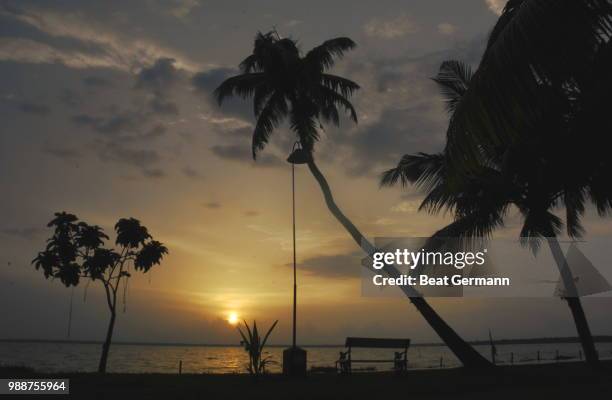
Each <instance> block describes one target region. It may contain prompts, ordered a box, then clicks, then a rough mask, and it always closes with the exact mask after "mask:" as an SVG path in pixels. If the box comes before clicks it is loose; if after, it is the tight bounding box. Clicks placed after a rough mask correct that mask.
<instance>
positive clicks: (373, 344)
mask: <svg viewBox="0 0 612 400" xmlns="http://www.w3.org/2000/svg"><path fill="white" fill-rule="evenodd" d="M345 347H346V348H347V350H346V351H341V352H340V358H338V360H337V361H336V370H337V371H338V372H340V373H342V374H350V373H351V372H352V369H353V363H393V370H395V371H396V372H404V371H406V369H407V368H408V355H407V354H408V347H410V339H377V338H359V337H347V338H346V343H345ZM353 348H368V349H398V350H403V351H400V352H398V351H396V352H395V353H394V357H393V359H384V360H381V359H376V360H362V359H354V358H353V355H352V350H353Z"/></svg>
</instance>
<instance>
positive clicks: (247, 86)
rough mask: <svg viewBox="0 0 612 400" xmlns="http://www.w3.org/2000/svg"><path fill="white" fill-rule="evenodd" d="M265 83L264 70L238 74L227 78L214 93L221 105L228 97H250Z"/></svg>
mask: <svg viewBox="0 0 612 400" xmlns="http://www.w3.org/2000/svg"><path fill="white" fill-rule="evenodd" d="M264 83H265V74H264V73H262V72H252V73H246V74H242V75H236V76H233V77H231V78H228V79H226V80H225V81H223V83H221V84H220V85H219V87H217V88H216V89H215V91H214V93H213V95H214V97H215V99H216V100H217V102H218V103H219V105H221V104H223V101H224V100H225V99H226V98H227V97H231V96H238V97H241V98H243V99H248V98H250V97H251V96H252V95H253V93H254V92H255V90H256V89H257V87H259V86H260V85H262V84H264Z"/></svg>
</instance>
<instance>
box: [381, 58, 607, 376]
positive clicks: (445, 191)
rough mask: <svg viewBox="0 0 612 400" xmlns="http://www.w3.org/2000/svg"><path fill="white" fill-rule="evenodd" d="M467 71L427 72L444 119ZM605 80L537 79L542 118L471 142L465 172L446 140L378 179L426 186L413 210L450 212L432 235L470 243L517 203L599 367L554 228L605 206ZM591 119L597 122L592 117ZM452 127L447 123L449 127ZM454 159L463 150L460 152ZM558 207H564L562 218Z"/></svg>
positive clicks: (463, 88)
mask: <svg viewBox="0 0 612 400" xmlns="http://www.w3.org/2000/svg"><path fill="white" fill-rule="evenodd" d="M610 61H612V51H610V50H608V49H607V48H606V49H605V50H604V51H602V52H601V53H600V54H599V55H598V57H597V60H596V62H595V63H594V72H595V71H597V70H598V69H599V71H598V72H599V73H596V74H595V75H596V76H599V77H605V76H606V75H609V74H606V73H605V71H604V66H605V65H611V64H610ZM474 79H475V75H474V74H472V72H471V71H470V68H469V67H468V66H466V65H464V64H462V63H460V62H457V61H446V62H444V63H443V64H442V66H441V68H440V72H439V74H438V76H437V77H436V78H435V79H434V80H435V81H436V82H437V83H438V84H439V85H440V87H441V89H442V92H443V94H444V96H445V97H446V99H447V105H448V109H449V111H450V112H451V121H452V119H453V118H454V117H455V115H456V113H457V110H458V107H461V106H464V105H463V104H462V101H463V99H464V98H465V96H466V95H467V93H468V92H469V90H470V88H471V87H472V84H473V81H474ZM611 83H612V77H608V78H606V79H601V80H598V81H597V82H596V80H592V81H591V83H590V84H589V85H587V84H586V83H583V86H582V90H580V91H578V92H576V93H574V95H572V96H569V95H568V94H567V93H566V92H564V91H559V90H554V89H552V88H550V87H548V86H547V85H541V86H540V88H539V90H538V91H535V92H533V93H532V94H531V96H532V97H535V98H532V99H531V101H536V102H538V104H540V106H539V110H538V114H539V115H540V117H539V118H537V119H535V118H534V119H532V120H531V121H530V123H531V124H532V125H531V126H530V127H527V126H526V127H524V128H523V130H522V131H521V137H520V138H515V139H514V140H513V141H511V142H506V143H498V144H497V145H495V146H491V145H490V143H488V142H487V141H481V142H479V145H478V146H477V147H478V150H474V149H473V151H478V152H479V153H480V154H481V156H480V157H483V158H481V159H480V161H478V162H476V163H474V162H473V161H471V162H470V167H469V171H470V172H469V173H458V171H457V169H456V168H455V166H456V165H457V164H461V163H462V162H465V160H457V159H456V158H457V153H456V152H454V151H451V150H450V149H449V147H452V145H451V144H449V143H447V146H446V148H445V149H444V151H443V152H442V153H438V154H424V153H419V154H413V155H411V154H409V155H405V156H403V157H402V159H401V160H400V162H399V163H398V165H397V166H396V167H395V168H392V169H390V170H388V171H387V172H385V173H384V174H383V177H382V181H381V183H382V184H383V185H394V184H397V183H401V184H402V185H407V184H409V183H412V184H416V185H417V186H418V187H420V188H421V189H423V190H424V191H425V193H426V197H425V198H424V200H423V202H422V204H421V209H423V210H426V211H428V212H431V213H439V212H442V211H450V212H451V213H452V214H453V215H454V221H453V222H452V223H451V224H450V225H448V226H446V227H444V228H442V229H440V230H439V231H438V232H436V233H435V234H434V237H457V238H459V239H461V240H463V241H468V242H471V241H473V240H475V239H477V238H487V237H489V236H491V235H492V234H493V232H494V231H495V230H496V229H499V228H501V227H503V226H504V225H505V221H506V217H507V215H508V212H509V211H510V210H511V209H512V208H515V209H517V210H518V211H519V212H520V214H521V215H522V216H523V222H522V227H521V232H520V236H521V241H522V243H523V244H524V245H529V246H531V247H532V249H533V250H534V252H535V251H537V250H538V248H539V246H540V242H542V241H545V242H546V243H547V244H548V246H549V248H550V250H551V253H552V255H553V257H554V260H555V262H556V264H557V267H558V268H559V271H560V273H561V278H562V281H563V284H564V286H565V293H564V299H565V300H566V301H567V304H568V306H569V308H570V310H571V313H572V317H573V319H574V323H575V325H576V330H577V332H578V335H579V338H580V342H581V345H582V347H583V350H584V354H585V358H586V360H587V362H588V363H589V364H590V365H592V366H597V365H598V356H597V352H596V349H595V345H594V341H593V337H592V335H591V331H590V328H589V325H588V322H587V318H586V315H585V312H584V309H583V307H582V303H581V301H580V298H579V293H578V292H577V290H576V287H575V284H574V278H573V277H572V275H571V271H570V269H569V268H568V266H567V262H566V260H565V258H564V255H563V251H562V250H561V247H560V245H559V242H558V240H557V236H558V235H559V234H560V233H561V230H562V228H563V226H564V225H565V228H566V233H567V235H568V236H569V237H570V238H578V237H580V236H581V235H582V234H583V233H584V227H583V226H582V224H581V219H582V216H583V214H584V212H585V208H586V206H587V205H588V203H589V202H591V203H593V204H594V205H595V206H596V208H597V209H598V210H599V211H600V213H602V214H605V213H606V212H607V211H608V210H609V209H610V204H611V203H610V199H612V197H610V193H611V190H612V188H611V185H610V184H609V176H610V162H609V160H607V159H604V158H603V157H601V158H600V156H599V151H597V150H595V149H594V148H593V146H594V144H596V143H598V144H599V145H603V144H604V142H605V141H606V140H607V139H606V138H605V137H602V133H603V132H604V131H605V130H607V129H608V128H609V127H610V122H604V121H601V116H597V115H596V114H598V113H595V112H594V109H597V110H600V111H601V107H602V104H603V97H602V94H603V90H604V89H605V88H607V89H610V88H612V86H611V85H610V84H611ZM596 99H599V100H597V101H596ZM593 120H595V121H601V124H597V123H596V124H593ZM452 129H453V127H452V122H451V127H449V130H452ZM453 133H454V132H453V131H451V132H449V135H450V136H452V134H453ZM585 137H588V138H590V139H592V141H591V140H585ZM450 140H451V138H450V137H449V141H450ZM485 154H486V156H484V155H485ZM462 157H466V155H465V153H463V155H462V156H460V158H462ZM485 157H486V161H484V159H485ZM570 160H571V161H570ZM462 172H465V171H462ZM559 213H563V214H564V215H565V221H563V220H562V219H561V218H560V217H559V216H558V215H557V214H559Z"/></svg>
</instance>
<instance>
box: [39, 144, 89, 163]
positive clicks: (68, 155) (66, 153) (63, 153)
mask: <svg viewBox="0 0 612 400" xmlns="http://www.w3.org/2000/svg"><path fill="white" fill-rule="evenodd" d="M43 151H44V152H45V153H47V154H49V155H52V156H53V157H57V158H59V159H62V160H74V159H76V158H79V157H80V156H81V154H80V153H79V152H78V151H77V150H75V149H72V148H68V147H44V148H43Z"/></svg>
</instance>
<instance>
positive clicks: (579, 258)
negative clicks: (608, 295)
mask: <svg viewBox="0 0 612 400" xmlns="http://www.w3.org/2000/svg"><path fill="white" fill-rule="evenodd" d="M565 259H566V261H567V265H568V267H569V270H570V272H571V273H572V276H573V277H574V284H575V285H576V292H577V293H578V296H579V297H581V296H588V295H591V294H596V293H603V292H607V291H608V290H610V289H612V286H610V283H609V282H608V281H607V280H606V278H604V277H603V276H602V275H601V274H600V273H599V271H597V268H595V266H594V265H593V263H591V261H590V260H589V259H588V258H587V257H586V256H585V255H584V254H583V253H582V252H581V251H580V249H578V246H576V245H575V244H574V243H572V244H570V246H569V249H568V251H567V255H566V256H565ZM565 293H566V290H565V285H564V284H563V280H562V279H561V277H559V280H558V281H557V286H556V287H555V293H554V296H559V297H563V296H564V294H565Z"/></svg>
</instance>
